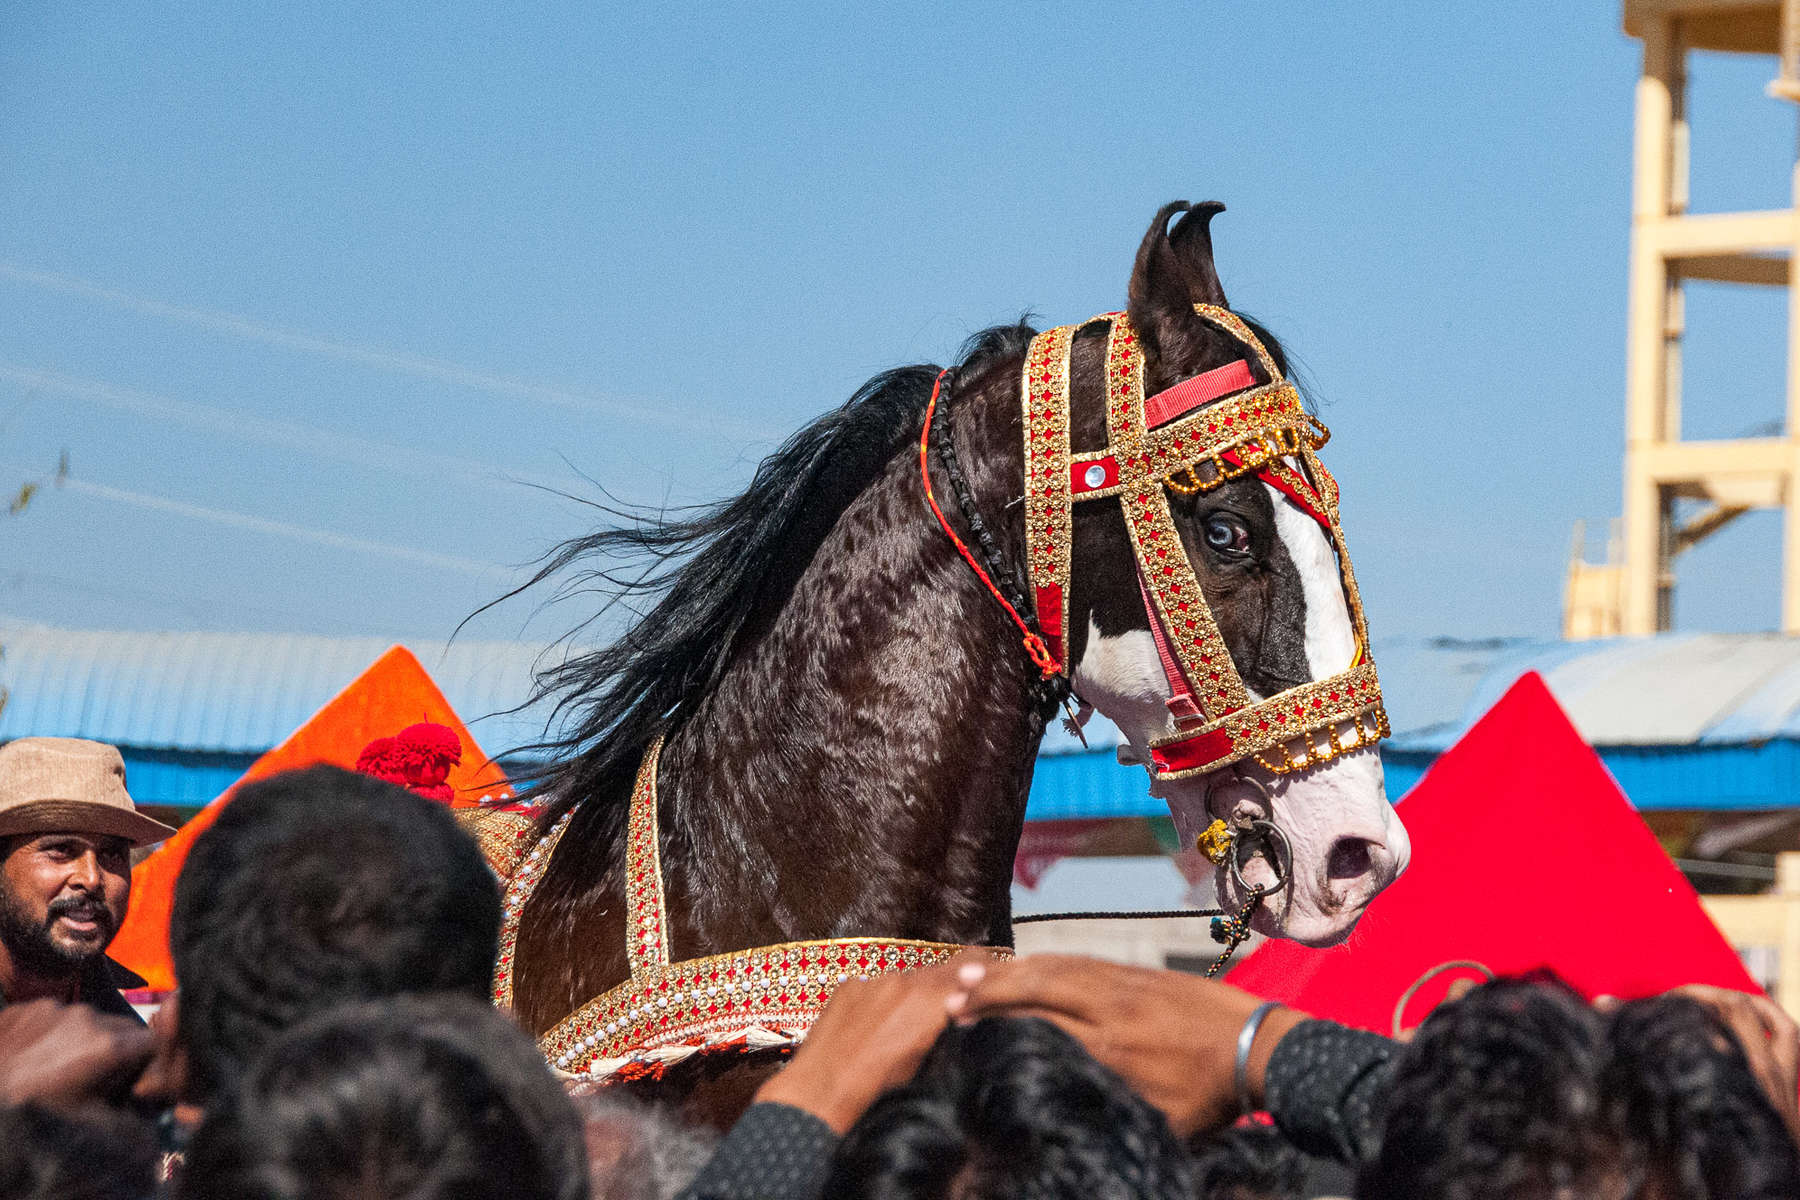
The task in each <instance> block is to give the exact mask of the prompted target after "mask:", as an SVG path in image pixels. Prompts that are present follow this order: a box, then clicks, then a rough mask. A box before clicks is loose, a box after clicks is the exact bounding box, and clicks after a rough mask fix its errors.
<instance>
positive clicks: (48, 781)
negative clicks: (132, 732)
mask: <svg viewBox="0 0 1800 1200" xmlns="http://www.w3.org/2000/svg"><path fill="white" fill-rule="evenodd" d="M174 832H175V831H174V830H173V829H171V828H169V827H168V826H167V825H164V824H163V823H162V822H161V821H152V820H151V819H150V818H149V817H146V816H144V815H143V814H142V813H140V812H138V810H137V806H136V805H135V804H133V803H132V802H131V797H130V795H128V794H127V793H126V791H125V760H124V759H122V758H120V757H119V752H118V750H117V749H116V748H114V747H112V746H109V745H107V744H106V743H105V742H90V741H86V740H85V739H82V738H60V737H27V738H19V739H18V740H17V741H13V742H8V743H7V744H6V745H4V746H0V837H10V836H12V835H13V834H18V833H90V834H101V835H104V836H107V837H122V838H127V839H129V840H130V842H131V844H132V845H134V846H147V845H149V844H150V843H151V842H160V841H162V840H163V839H164V838H166V837H168V836H169V835H171V834H173V833H174Z"/></svg>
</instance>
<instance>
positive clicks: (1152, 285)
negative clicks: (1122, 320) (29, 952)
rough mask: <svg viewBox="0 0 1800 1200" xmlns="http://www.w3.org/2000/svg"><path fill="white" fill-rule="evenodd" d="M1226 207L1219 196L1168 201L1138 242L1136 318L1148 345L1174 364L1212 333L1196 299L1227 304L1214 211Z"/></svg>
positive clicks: (1132, 294)
mask: <svg viewBox="0 0 1800 1200" xmlns="http://www.w3.org/2000/svg"><path fill="white" fill-rule="evenodd" d="M1224 211H1225V206H1224V205H1223V204H1220V203H1219V202H1218V201H1217V200H1208V201H1206V202H1205V203H1202V204H1189V203H1188V202H1187V201H1185V200H1177V201H1176V202H1175V203H1173V204H1165V205H1163V207H1162V209H1161V211H1159V212H1158V213H1157V214H1156V219H1155V220H1153V221H1151V222H1150V230H1149V232H1148V233H1146V234H1144V240H1143V243H1142V244H1141V245H1139V246H1138V254H1137V265H1136V266H1135V267H1134V268H1133V269H1132V272H1131V290H1130V297H1131V304H1130V309H1129V311H1130V313H1131V323H1132V324H1133V325H1135V326H1137V328H1138V330H1139V331H1140V333H1141V334H1142V335H1143V338H1144V343H1145V349H1146V350H1148V351H1149V352H1150V354H1151V355H1152V356H1154V357H1156V358H1159V359H1161V360H1162V361H1164V362H1166V363H1168V364H1169V365H1170V367H1171V368H1173V369H1179V368H1178V367H1177V366H1176V364H1179V363H1181V362H1184V361H1185V360H1187V359H1188V358H1189V357H1190V355H1191V352H1192V351H1193V350H1194V349H1196V348H1197V347H1198V345H1199V344H1200V343H1201V342H1203V341H1204V340H1205V339H1206V332H1205V329H1206V327H1205V325H1204V323H1203V322H1201V321H1200V320H1199V319H1198V318H1197V317H1195V316H1194V305H1196V304H1216V305H1218V306H1219V307H1221V308H1223V307H1225V289H1224V288H1223V287H1222V286H1220V284H1219V273H1218V271H1217V270H1216V269H1215V268H1214V267H1213V249H1212V232H1211V230H1210V228H1209V226H1210V224H1211V222H1212V219H1213V215H1214V214H1215V213H1221V212H1224ZM1178 213H1179V214H1181V219H1180V220H1179V221H1177V222H1175V227H1174V228H1173V229H1171V228H1170V227H1169V221H1170V219H1171V218H1172V217H1174V216H1175V215H1176V214H1178Z"/></svg>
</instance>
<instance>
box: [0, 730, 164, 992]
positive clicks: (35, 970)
mask: <svg viewBox="0 0 1800 1200" xmlns="http://www.w3.org/2000/svg"><path fill="white" fill-rule="evenodd" d="M174 832H175V831H174V830H173V829H171V828H169V827H168V826H167V825H164V824H162V823H160V822H158V821H152V820H151V819H150V818H149V817H146V816H144V815H143V814H142V813H140V812H138V811H137V806H136V805H135V804H133V803H132V802H131V796H130V795H129V794H128V793H127V792H126V791H125V761H124V760H123V759H122V758H120V757H119V752H118V750H116V749H115V748H113V747H112V746H108V745H106V744H105V743H103V742H90V741H85V740H82V739H80V738H51V737H29V738H19V739H18V740H16V741H13V742H9V743H7V744H6V745H4V746H0V1004H7V1003H17V1002H20V1001H25V1000H34V999H39V998H44V999H50V1000H55V1001H58V1002H61V1003H76V1002H79V1003H83V1004H89V1005H92V1006H93V1007H95V1008H97V1009H99V1010H101V1011H102V1012H113V1013H119V1014H121V1015H133V1016H135V1014H134V1013H133V1011H132V1008H131V1006H130V1005H129V1004H127V1003H126V1002H125V998H124V997H123V996H121V995H120V994H119V988H120V987H132V986H138V987H141V986H143V981H142V980H139V979H137V977H136V976H134V975H132V974H131V972H129V971H127V970H125V969H124V968H123V967H121V966H119V965H118V964H117V963H115V962H113V961H112V960H111V959H109V958H107V957H106V948H107V946H108V945H110V944H111V943H112V940H113V935H114V934H116V933H118V932H119V926H120V924H121V923H122V922H123V921H124V920H125V907H126V905H127V903H128V902H129V901H130V899H131V848H132V847H133V846H145V845H149V844H150V843H152V842H160V841H162V840H163V839H164V838H166V837H168V836H169V835H170V834H172V833H174Z"/></svg>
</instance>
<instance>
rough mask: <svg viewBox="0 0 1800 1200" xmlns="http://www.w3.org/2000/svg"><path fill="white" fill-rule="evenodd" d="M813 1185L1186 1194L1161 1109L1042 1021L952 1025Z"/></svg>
mask: <svg viewBox="0 0 1800 1200" xmlns="http://www.w3.org/2000/svg"><path fill="white" fill-rule="evenodd" d="M825 1195H827V1196H832V1197H849V1198H867V1200H926V1198H927V1197H929V1198H932V1200H936V1198H938V1197H954V1198H956V1200H976V1198H980V1200H1010V1198H1013V1197H1018V1198H1020V1200H1024V1198H1025V1197H1031V1198H1033V1200H1061V1198H1064V1197H1067V1198H1068V1200H1075V1198H1077V1197H1080V1198H1081V1200H1111V1198H1114V1197H1117V1198H1119V1200H1123V1198H1125V1197H1132V1198H1134V1200H1136V1198H1151V1200H1156V1198H1161V1197H1168V1198H1170V1200H1174V1198H1175V1197H1180V1198H1181V1200H1189V1198H1190V1197H1192V1196H1193V1195H1194V1173H1193V1164H1192V1162H1191V1160H1190V1159H1189V1157H1188V1155H1187V1152H1186V1151H1185V1150H1184V1149H1183V1148H1182V1146H1181V1144H1180V1142H1179V1141H1177V1139H1176V1138H1175V1135H1174V1134H1173V1133H1172V1132H1170V1130H1169V1125H1168V1122H1167V1120H1165V1119H1164V1117H1163V1115H1162V1113H1160V1112H1158V1111H1157V1110H1156V1109H1155V1108H1153V1107H1151V1105H1150V1104H1149V1102H1147V1101H1146V1100H1144V1099H1143V1098H1142V1097H1140V1096H1138V1095H1137V1094H1136V1093H1135V1092H1133V1091H1132V1090H1131V1089H1130V1088H1129V1087H1128V1086H1126V1084H1125V1083H1124V1081H1123V1080H1121V1079H1120V1078H1119V1077H1118V1076H1116V1075H1114V1074H1113V1073H1112V1072H1111V1071H1109V1070H1107V1069H1106V1068H1105V1067H1103V1066H1101V1065H1100V1064H1099V1063H1097V1062H1095V1061H1094V1059H1093V1058H1092V1057H1090V1056H1089V1055H1088V1053H1087V1051H1086V1050H1084V1049H1082V1047H1081V1044H1080V1043H1079V1042H1077V1041H1076V1040H1075V1039H1074V1038H1072V1037H1070V1036H1069V1035H1068V1034H1066V1033H1064V1032H1063V1031H1062V1030H1060V1029H1058V1028H1057V1027H1056V1026H1054V1025H1051V1024H1050V1023H1049V1022H1047V1021H1041V1020H1036V1019H1030V1018H987V1019H985V1020H981V1021H977V1022H975V1023H974V1024H972V1025H967V1026H958V1025H952V1026H950V1027H949V1028H947V1029H946V1030H945V1031H944V1033H943V1035H942V1036H940V1037H939V1038H938V1040H937V1042H936V1044H935V1045H934V1046H933V1047H932V1049H931V1052H930V1053H929V1054H928V1055H927V1056H926V1058H925V1061H924V1063H923V1064H922V1065H921V1066H920V1068H919V1072H918V1074H917V1075H916V1076H914V1078H913V1080H912V1081H911V1082H910V1083H908V1084H907V1085H906V1086H904V1087H902V1088H899V1089H897V1090H895V1091H892V1092H889V1093H888V1094H887V1095H886V1096H884V1097H882V1098H881V1099H880V1100H878V1101H876V1103H875V1104H874V1105H873V1106H872V1107H871V1108H870V1109H869V1111H868V1112H867V1113H865V1114H864V1115H863V1117H862V1119H861V1120H860V1121H858V1122H857V1123H856V1125H855V1127H854V1128H852V1129H851V1130H850V1132H849V1134H847V1135H846V1136H845V1138H844V1141H843V1143H842V1144H841V1145H840V1146H839V1147H838V1151H837V1154H836V1156H835V1158H834V1159H833V1161H832V1166H831V1173H830V1176H829V1178H828V1179H827V1181H826V1185H825Z"/></svg>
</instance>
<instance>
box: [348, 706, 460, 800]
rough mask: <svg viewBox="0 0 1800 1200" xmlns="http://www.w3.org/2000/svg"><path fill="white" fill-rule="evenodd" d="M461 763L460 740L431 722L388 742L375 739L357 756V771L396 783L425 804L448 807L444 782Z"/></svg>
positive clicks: (450, 797) (449, 797) (450, 794)
mask: <svg viewBox="0 0 1800 1200" xmlns="http://www.w3.org/2000/svg"><path fill="white" fill-rule="evenodd" d="M460 762H462V740H461V739H460V738H458V737H457V736H456V732H455V731H454V730H452V729H450V728H448V727H447V726H444V725H438V724H436V723H434V722H431V721H422V722H420V723H419V724H417V725H408V726H407V727H406V728H405V729H402V730H401V731H400V732H399V733H398V734H396V735H394V736H393V737H391V738H388V737H384V738H376V739H375V740H374V741H372V742H370V743H369V744H368V745H367V746H365V747H363V752H362V753H361V754H360V755H358V756H357V759H356V769H357V770H358V771H361V772H362V773H363V774H364V775H373V776H374V777H375V778H377V779H384V780H386V781H387V782H389V783H397V784H400V785H401V786H403V787H405V788H406V789H407V790H409V791H412V792H416V793H417V794H419V795H421V796H423V797H425V798H426V799H427V800H436V801H438V802H439V803H440V804H449V803H450V802H451V801H452V800H453V799H454V798H455V792H454V791H453V790H452V789H451V787H450V784H449V783H448V782H447V780H448V779H449V777H450V768H451V767H453V766H455V765H457V764H458V763H460Z"/></svg>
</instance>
